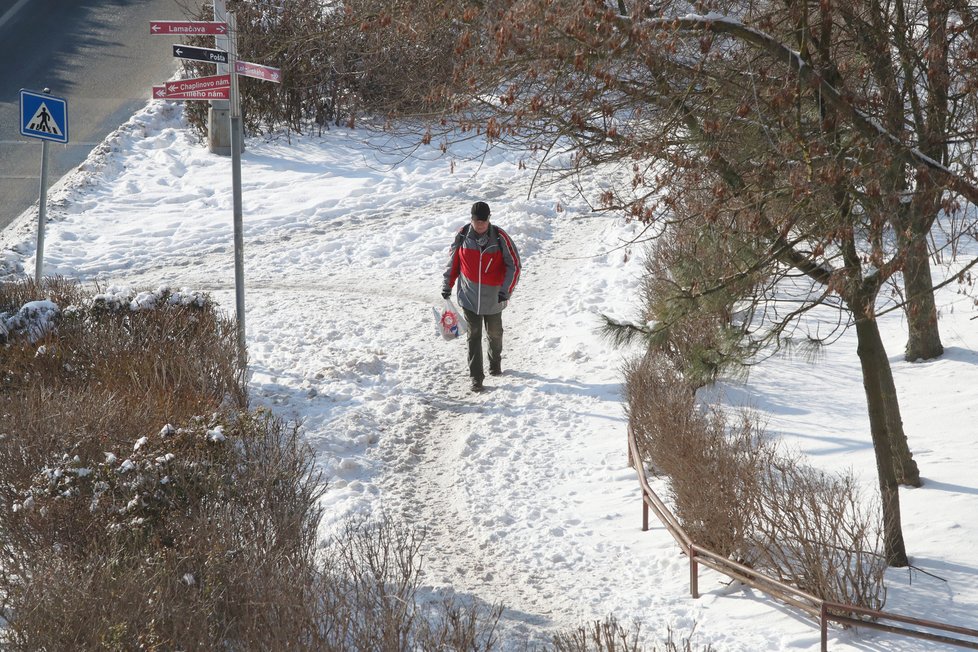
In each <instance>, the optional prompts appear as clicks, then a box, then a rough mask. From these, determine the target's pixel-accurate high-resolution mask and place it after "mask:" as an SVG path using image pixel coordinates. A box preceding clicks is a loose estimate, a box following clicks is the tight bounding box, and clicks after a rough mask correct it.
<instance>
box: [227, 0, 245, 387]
mask: <svg viewBox="0 0 978 652" xmlns="http://www.w3.org/2000/svg"><path fill="white" fill-rule="evenodd" d="M228 26H229V27H230V28H231V38H230V40H229V44H228V60H229V63H230V65H229V68H230V69H231V70H232V73H231V195H232V200H233V204H234V215H233V221H234V298H235V309H236V311H237V314H238V364H239V365H240V366H241V368H242V369H244V368H245V366H246V365H247V362H248V355H247V348H246V338H245V290H244V222H243V219H242V212H243V211H242V207H241V141H242V137H241V136H242V134H241V97H240V96H239V94H238V75H237V73H235V72H233V71H234V64H235V62H236V61H237V59H238V31H237V20H236V18H235V15H234V14H233V13H229V14H228Z"/></svg>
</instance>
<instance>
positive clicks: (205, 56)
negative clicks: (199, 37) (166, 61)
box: [173, 44, 228, 63]
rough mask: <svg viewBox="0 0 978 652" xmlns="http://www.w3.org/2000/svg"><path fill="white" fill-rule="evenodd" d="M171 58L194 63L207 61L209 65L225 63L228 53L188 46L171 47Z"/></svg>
mask: <svg viewBox="0 0 978 652" xmlns="http://www.w3.org/2000/svg"><path fill="white" fill-rule="evenodd" d="M173 56H174V57H176V58H178V59H193V60H194V61H209V62H210V63H227V62H228V53H227V52H225V51H224V50H215V49H213V48H195V47H193V46H190V45H177V44H175V45H174V46H173Z"/></svg>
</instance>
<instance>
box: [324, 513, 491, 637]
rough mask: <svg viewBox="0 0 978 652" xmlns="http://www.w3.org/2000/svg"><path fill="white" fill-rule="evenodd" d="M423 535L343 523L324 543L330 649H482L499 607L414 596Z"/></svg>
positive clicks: (387, 524) (383, 525) (397, 527)
mask: <svg viewBox="0 0 978 652" xmlns="http://www.w3.org/2000/svg"><path fill="white" fill-rule="evenodd" d="M423 544H424V532H423V531H421V530H417V529H413V528H410V527H408V526H405V525H403V524H400V523H399V522H396V521H391V520H389V519H382V520H381V521H379V522H377V523H372V522H369V521H367V520H366V519H364V518H363V517H357V518H353V519H351V520H350V521H348V522H347V523H346V524H345V526H344V528H343V529H342V530H341V531H340V533H339V534H338V535H337V536H335V537H333V538H332V539H331V541H330V543H329V545H328V546H327V548H326V554H325V557H326V560H325V561H326V569H327V573H328V577H329V581H328V582H327V584H326V586H327V590H326V592H325V593H324V600H325V602H326V603H327V604H328V611H329V612H330V613H331V614H333V623H332V628H331V630H330V631H329V632H328V636H327V639H328V643H329V645H330V646H331V648H332V649H342V650H384V651H385V652H398V651H404V652H408V651H413V650H417V649H420V650H431V651H432V652H434V651H436V650H459V651H463V650H466V651H472V652H479V651H482V650H485V651H488V650H491V649H493V648H494V646H495V644H496V637H495V636H496V635H495V629H496V624H497V622H498V620H499V616H500V614H501V612H502V607H500V606H498V605H497V606H491V607H488V608H485V609H482V608H479V607H478V606H477V605H474V604H469V605H465V604H463V603H461V602H459V601H457V600H455V599H446V600H444V601H442V602H440V603H436V604H434V605H429V606H427V607H426V606H424V605H421V604H420V603H419V601H418V588H419V586H420V580H421V565H420V564H421V553H422V550H423Z"/></svg>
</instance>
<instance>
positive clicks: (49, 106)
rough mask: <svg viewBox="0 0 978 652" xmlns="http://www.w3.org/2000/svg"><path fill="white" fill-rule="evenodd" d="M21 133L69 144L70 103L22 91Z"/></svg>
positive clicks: (44, 94)
mask: <svg viewBox="0 0 978 652" xmlns="http://www.w3.org/2000/svg"><path fill="white" fill-rule="evenodd" d="M20 133H21V134H22V135H24V136H30V137H31V138H42V139H44V140H53V141H54V142H56V143H67V142H68V101H67V100H65V99H63V98H60V97H54V96H53V95H47V94H46V93H37V92H35V91H29V90H26V89H23V88H22V89H20Z"/></svg>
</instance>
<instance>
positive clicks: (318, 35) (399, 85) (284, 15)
mask: <svg viewBox="0 0 978 652" xmlns="http://www.w3.org/2000/svg"><path fill="white" fill-rule="evenodd" d="M415 5H416V2H415V1H414V0H398V1H395V2H388V1H386V0H359V1H358V2H355V3H347V2H342V3H341V2H322V1H321V0H293V1H290V2H287V3H282V4H281V5H278V6H272V5H269V4H267V3H251V2H239V1H236V0H229V1H228V3H227V7H228V10H229V11H232V12H234V14H235V17H236V20H237V27H238V41H237V46H238V55H239V57H240V58H241V59H243V60H246V61H253V62H257V63H262V64H265V65H270V66H274V67H277V68H280V69H281V70H282V78H281V83H277V84H269V83H267V82H262V81H258V80H254V79H247V78H244V77H241V78H239V79H240V96H241V103H242V116H243V121H244V127H245V130H246V131H247V132H248V133H252V134H256V133H263V132H270V131H272V130H273V129H276V128H281V127H284V128H286V129H289V130H292V131H295V132H298V133H301V132H303V131H305V130H307V129H308V128H309V127H310V126H311V127H313V128H314V129H320V128H322V127H324V126H328V125H329V124H330V123H333V124H337V125H339V124H351V125H352V124H354V122H355V119H356V116H357V115H358V114H370V115H374V116H381V117H382V118H383V117H386V116H389V115H398V114H400V115H403V114H417V113H419V112H421V111H423V110H425V109H426V108H427V107H428V104H429V101H430V98H431V96H432V91H433V89H434V88H435V87H436V86H437V85H439V84H441V83H443V82H444V80H445V79H446V78H449V77H450V76H451V75H452V66H453V57H452V55H453V52H454V48H455V47H456V41H457V40H458V37H459V26H458V25H457V24H456V23H454V22H451V21H449V22H442V23H441V24H440V25H439V29H438V30H437V31H430V32H429V31H424V30H419V29H417V25H416V19H415V16H414V14H415V13H416V10H415ZM186 11H187V13H188V14H189V15H190V16H191V17H192V18H194V19H196V20H212V19H213V12H212V9H211V7H210V5H202V6H201V7H200V8H199V9H187V10H186ZM187 43H188V44H191V45H203V46H206V47H211V45H210V44H208V43H206V40H205V39H203V38H202V37H197V38H190V39H188V40H187ZM183 67H184V70H185V73H186V74H187V76H189V77H197V76H201V75H205V74H211V73H210V72H208V71H207V65H206V64H201V63H200V62H192V61H185V62H183ZM207 111H208V106H207V104H206V103H203V102H190V103H188V106H187V107H186V109H185V114H186V116H187V119H188V122H189V123H190V125H191V126H192V127H193V128H194V129H195V131H196V132H197V133H198V135H199V136H200V137H201V138H203V137H205V136H206V134H207Z"/></svg>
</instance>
